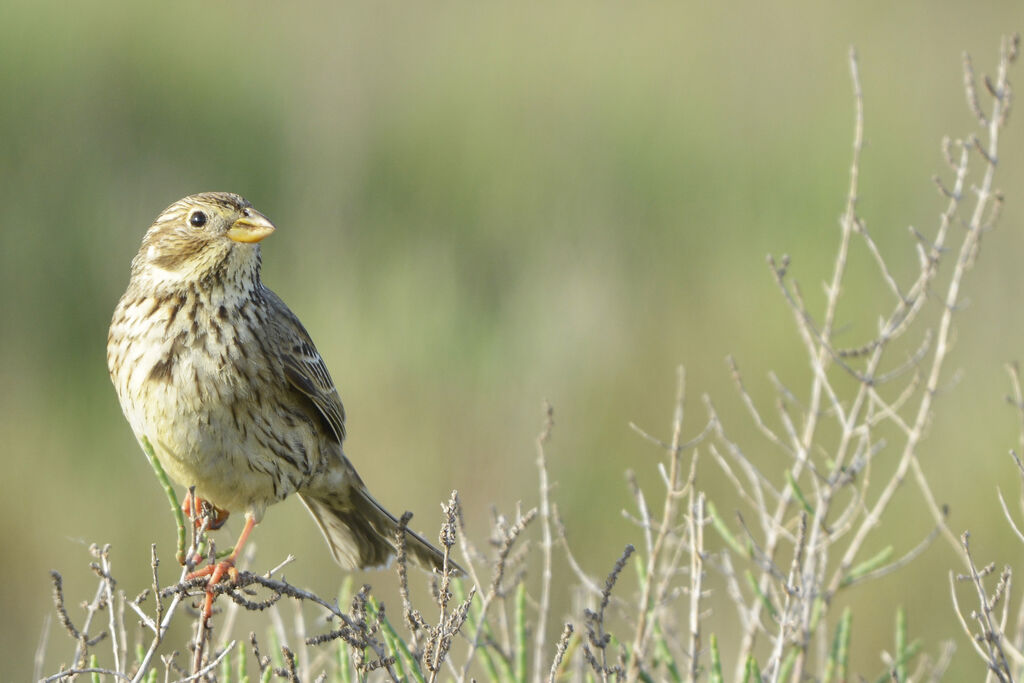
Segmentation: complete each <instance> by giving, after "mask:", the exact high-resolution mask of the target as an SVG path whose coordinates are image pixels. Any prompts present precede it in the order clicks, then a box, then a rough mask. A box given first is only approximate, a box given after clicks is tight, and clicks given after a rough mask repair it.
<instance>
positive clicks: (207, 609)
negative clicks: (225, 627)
mask: <svg viewBox="0 0 1024 683" xmlns="http://www.w3.org/2000/svg"><path fill="white" fill-rule="evenodd" d="M204 576H206V577H209V578H208V579H206V600H205V601H204V602H203V624H207V623H209V621H210V617H211V616H212V615H213V599H214V598H215V597H216V594H215V593H214V592H213V588H214V586H216V585H217V584H218V583H220V582H221V580H222V579H224V577H225V576H227V578H228V580H229V581H230V582H231V583H238V568H236V567H235V554H234V553H232V554H231V555H230V556H228V557H226V558H224V559H223V560H221V561H220V562H217V563H216V564H209V565H206V566H205V567H203V568H202V569H197V570H196V571H194V572H192V573H190V574H189V575H188V576H186V577H185V580H186V581H191V580H192V579H199V578H202V577H204Z"/></svg>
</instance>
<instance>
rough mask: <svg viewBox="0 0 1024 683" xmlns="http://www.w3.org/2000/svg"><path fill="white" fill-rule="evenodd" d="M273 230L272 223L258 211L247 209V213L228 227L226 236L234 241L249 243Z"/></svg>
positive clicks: (258, 239) (257, 240) (256, 240)
mask: <svg viewBox="0 0 1024 683" xmlns="http://www.w3.org/2000/svg"><path fill="white" fill-rule="evenodd" d="M272 232H274V224H273V223H271V222H270V220H269V219H268V218H267V217H266V216H264V215H263V214H262V213H260V212H259V211H253V210H252V209H249V215H247V216H242V217H241V218H239V219H238V220H237V221H235V222H234V223H232V225H231V227H230V228H228V237H230V238H231V239H233V240H234V241H236V242H244V243H247V244H251V243H254V242H259V241H260V240H261V239H263V238H264V237H267V236H268V235H270V233H272Z"/></svg>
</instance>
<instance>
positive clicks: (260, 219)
mask: <svg viewBox="0 0 1024 683" xmlns="http://www.w3.org/2000/svg"><path fill="white" fill-rule="evenodd" d="M275 229H276V228H275V226H274V224H273V223H271V221H270V220H269V219H268V218H267V217H266V216H264V215H263V214H262V213H260V212H258V211H257V210H256V209H254V208H253V206H252V204H250V203H249V202H248V201H247V200H246V199H244V198H242V197H241V196H239V195H237V194H233V193H230V192H203V193H200V194H194V195H191V196H188V197H185V198H184V199H181V200H179V201H176V202H174V203H173V204H171V205H170V206H168V207H167V208H166V209H165V210H164V211H163V212H161V213H160V215H159V216H157V218H156V220H155V221H154V223H153V224H152V226H150V228H149V229H148V230H147V231H146V233H145V236H144V237H143V239H142V245H141V247H140V248H139V251H138V253H137V254H136V256H135V258H134V259H133V260H132V263H131V276H130V279H129V283H128V287H127V289H126V291H125V292H124V295H123V296H122V297H121V299H120V301H119V302H118V304H117V306H116V308H115V310H114V314H113V318H112V320H111V324H110V331H109V334H108V337H107V367H108V369H109V371H110V378H111V381H112V382H113V384H114V388H115V389H116V392H117V396H118V399H119V401H120V404H121V408H122V410H123V412H124V415H125V417H126V419H127V421H128V423H129V425H130V426H131V429H132V431H133V432H134V434H135V437H136V439H137V440H139V442H140V444H142V445H143V448H145V446H146V444H147V443H148V444H149V445H150V446H151V447H152V451H153V454H154V455H155V457H156V458H157V460H158V461H159V463H160V465H161V466H162V467H163V469H164V470H165V471H166V472H167V473H168V474H169V475H170V477H171V478H172V479H174V480H175V481H176V482H178V483H179V484H181V485H183V486H185V487H188V488H189V491H190V495H189V496H186V498H185V503H184V506H183V507H185V508H186V512H195V511H197V510H198V509H200V506H201V501H203V500H205V501H207V502H208V503H209V504H210V505H212V506H213V508H214V510H215V511H216V513H217V518H216V525H219V524H220V523H222V521H223V519H225V518H226V517H227V515H228V514H230V512H232V511H243V512H244V514H245V520H246V523H245V527H244V529H243V531H242V533H241V535H240V537H239V540H238V542H237V543H236V544H235V547H234V549H233V550H232V552H231V554H230V555H229V556H228V558H227V559H226V560H223V561H221V562H219V563H217V564H216V565H211V566H210V567H207V568H206V569H205V570H202V571H200V572H196V573H195V575H196V576H208V577H209V578H208V584H207V585H208V587H209V586H212V585H215V584H216V583H217V582H218V581H219V580H221V578H222V577H223V576H224V574H225V573H229V574H230V573H231V572H234V571H237V570H235V569H234V564H235V561H236V559H237V557H238V553H239V551H240V549H241V547H242V545H243V544H244V543H245V541H246V539H247V538H248V536H249V534H250V532H251V531H252V529H253V528H254V527H255V526H256V524H258V523H259V522H260V521H261V520H262V518H263V516H264V513H265V512H266V509H267V508H268V507H269V506H271V505H273V504H275V503H278V502H280V501H282V500H284V499H285V498H287V497H288V496H290V495H292V494H295V495H297V496H298V497H299V499H300V500H301V501H302V502H303V503H304V504H305V506H306V508H307V509H308V510H309V512H310V514H311V515H312V516H313V519H314V520H315V521H316V523H317V525H318V526H319V527H320V531H321V532H322V533H323V536H324V538H325V539H326V541H327V544H328V546H329V548H330V551H331V554H332V555H333V557H334V559H335V561H336V562H337V563H338V564H339V565H341V566H342V567H343V568H345V569H349V570H353V569H361V568H372V567H382V566H386V565H387V564H389V563H390V561H391V560H392V559H393V557H394V555H395V552H396V547H395V544H396V541H397V529H398V528H399V522H398V520H397V519H396V518H395V516H394V515H392V514H391V513H390V512H388V511H387V510H386V509H385V508H384V507H383V506H382V505H381V504H380V503H378V502H377V500H376V499H375V498H374V497H373V496H372V495H370V492H369V491H368V490H367V488H366V485H365V484H364V483H363V480H362V479H361V478H360V476H359V474H358V473H357V472H356V470H355V468H354V467H353V465H352V463H351V461H350V460H349V458H348V456H347V455H346V454H345V451H344V449H343V443H344V440H345V409H344V406H343V405H342V402H341V398H340V396H339V394H338V390H337V388H336V386H335V384H334V381H333V380H332V379H331V375H330V374H329V373H328V371H327V367H326V365H325V364H324V361H323V358H322V357H321V356H320V353H319V352H318V351H317V349H316V346H315V345H314V344H313V340H312V338H311V337H310V335H309V333H308V332H307V331H306V328H305V327H303V325H302V323H301V322H299V319H298V317H297V316H296V315H295V314H294V313H292V311H291V309H289V308H288V306H287V305H286V304H285V303H284V302H283V301H282V300H281V298H280V297H278V296H277V294H275V293H274V292H273V291H271V290H270V289H269V288H268V287H266V286H265V285H264V284H263V282H262V280H261V277H260V269H261V263H262V261H261V254H260V243H261V242H262V240H264V239H265V238H266V237H268V236H269V235H271V234H272V233H273V232H274V231H275ZM193 487H194V488H193ZM193 490H194V492H195V494H194V495H195V499H193V498H192V495H191V492H192V491H193ZM403 526H404V525H403ZM405 540H406V548H407V553H408V556H409V558H410V559H411V560H412V561H413V562H414V563H415V564H417V565H419V566H421V567H423V568H425V569H427V570H428V571H431V570H438V571H442V570H444V567H445V565H447V568H448V571H450V572H451V573H452V574H453V575H458V574H459V573H461V571H462V569H461V567H459V566H458V564H456V563H455V562H454V561H451V560H448V561H446V560H445V555H444V553H442V552H441V551H440V550H439V549H438V548H436V547H435V546H434V545H432V544H431V543H430V542H428V541H427V540H426V539H424V538H423V537H422V536H420V535H419V534H416V533H414V532H413V531H411V530H408V529H406V530H405ZM209 590H210V589H209V588H208V593H207V602H208V604H207V614H209V609H210V605H209V601H210V600H211V599H212V595H211V594H210V592H209Z"/></svg>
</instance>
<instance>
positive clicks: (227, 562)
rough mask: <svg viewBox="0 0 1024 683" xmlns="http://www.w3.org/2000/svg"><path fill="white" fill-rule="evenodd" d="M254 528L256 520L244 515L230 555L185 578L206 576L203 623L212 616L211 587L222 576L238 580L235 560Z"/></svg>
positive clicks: (250, 515)
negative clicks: (240, 532) (239, 533)
mask: <svg viewBox="0 0 1024 683" xmlns="http://www.w3.org/2000/svg"><path fill="white" fill-rule="evenodd" d="M255 526H256V519H255V518H254V517H253V516H252V514H250V513H248V512H247V513H245V527H244V528H243V529H242V534H241V535H240V536H239V537H238V542H237V543H235V549H234V550H232V551H231V554H230V555H228V556H227V557H225V558H224V559H223V560H221V561H220V562H217V563H216V564H209V565H206V566H205V567H203V568H202V569H198V570H196V571H194V572H192V573H191V574H189V575H188V576H187V577H185V580H186V581H188V580H191V579H197V578H199V577H201V576H208V577H210V578H209V579H207V580H206V602H205V604H204V605H203V623H206V622H208V621H209V620H210V615H212V614H213V598H214V593H213V587H214V586H216V585H217V584H218V583H220V580H221V579H223V578H224V574H227V575H228V577H229V578H230V579H231V580H232V581H237V580H238V570H237V569H235V560H236V559H238V553H239V552H240V551H241V550H242V546H243V545H245V541H246V539H248V538H249V534H250V533H252V530H253V528H254V527H255Z"/></svg>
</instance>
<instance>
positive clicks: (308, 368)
mask: <svg viewBox="0 0 1024 683" xmlns="http://www.w3.org/2000/svg"><path fill="white" fill-rule="evenodd" d="M263 291H264V294H265V296H266V300H267V303H268V304H269V307H270V309H271V310H272V311H273V314H272V315H271V316H270V320H269V324H270V325H271V326H272V327H274V328H276V329H273V330H270V332H271V335H270V337H271V339H272V340H273V342H274V345H275V346H276V347H277V349H276V350H277V352H278V354H279V355H280V358H281V362H282V365H283V367H284V374H285V376H286V377H287V378H288V381H289V382H290V383H291V384H292V386H293V387H295V388H296V389H297V390H298V391H299V393H300V394H301V395H302V396H305V397H306V398H307V399H308V400H309V401H310V402H311V403H312V404H313V406H314V407H315V408H316V410H317V412H319V413H320V415H321V416H322V417H323V419H324V421H325V422H326V423H327V425H328V426H329V427H330V428H331V430H332V431H333V432H334V436H335V437H337V439H338V443H341V442H342V441H344V440H345V407H344V406H343V405H342V404H341V397H340V396H338V389H337V388H336V387H335V386H334V381H333V380H332V379H331V375H330V373H328V372H327V366H326V365H324V359H323V358H321V357H320V352H319V351H317V350H316V346H314V344H313V340H312V338H310V336H309V333H308V332H306V328H304V327H303V326H302V323H301V322H299V319H298V318H297V317H295V314H294V313H292V312H291V310H290V309H289V308H288V306H287V305H285V303H284V302H283V301H281V298H280V297H279V296H277V295H276V294H274V292H272V291H270V290H269V289H266V288H264V290H263Z"/></svg>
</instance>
